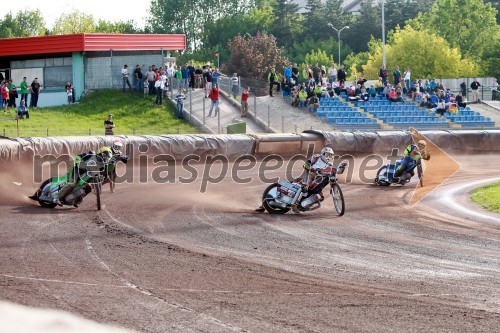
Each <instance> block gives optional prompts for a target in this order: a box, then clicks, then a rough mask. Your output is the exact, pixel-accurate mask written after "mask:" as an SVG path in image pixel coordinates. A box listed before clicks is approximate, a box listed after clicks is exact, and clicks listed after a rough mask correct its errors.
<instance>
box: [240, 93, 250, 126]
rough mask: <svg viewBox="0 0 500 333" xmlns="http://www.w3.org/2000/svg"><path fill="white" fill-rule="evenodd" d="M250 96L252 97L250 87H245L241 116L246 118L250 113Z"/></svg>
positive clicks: (242, 95)
mask: <svg viewBox="0 0 500 333" xmlns="http://www.w3.org/2000/svg"><path fill="white" fill-rule="evenodd" d="M248 97H250V87H248V88H246V89H243V93H242V94H241V118H246V116H247V113H248Z"/></svg>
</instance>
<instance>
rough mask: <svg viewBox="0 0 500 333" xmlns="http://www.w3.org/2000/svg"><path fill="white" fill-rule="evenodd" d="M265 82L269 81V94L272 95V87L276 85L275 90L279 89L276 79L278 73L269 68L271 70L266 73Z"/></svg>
mask: <svg viewBox="0 0 500 333" xmlns="http://www.w3.org/2000/svg"><path fill="white" fill-rule="evenodd" d="M267 82H269V96H271V97H273V88H274V86H276V87H277V89H276V91H277V92H279V91H280V84H279V80H278V75H277V74H276V70H275V69H274V68H271V71H270V72H269V74H268V75H267Z"/></svg>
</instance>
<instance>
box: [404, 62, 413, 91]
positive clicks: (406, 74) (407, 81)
mask: <svg viewBox="0 0 500 333" xmlns="http://www.w3.org/2000/svg"><path fill="white" fill-rule="evenodd" d="M403 79H404V80H405V86H406V89H410V82H411V71H410V67H406V70H405V72H404V74H403Z"/></svg>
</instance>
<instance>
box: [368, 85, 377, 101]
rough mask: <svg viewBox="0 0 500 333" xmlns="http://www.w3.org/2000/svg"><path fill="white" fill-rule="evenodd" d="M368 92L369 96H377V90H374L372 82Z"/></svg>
mask: <svg viewBox="0 0 500 333" xmlns="http://www.w3.org/2000/svg"><path fill="white" fill-rule="evenodd" d="M368 94H369V95H370V97H371V98H375V96H377V91H376V90H375V87H374V86H373V84H372V85H371V86H370V88H369V89H368Z"/></svg>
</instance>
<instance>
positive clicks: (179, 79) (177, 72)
mask: <svg viewBox="0 0 500 333" xmlns="http://www.w3.org/2000/svg"><path fill="white" fill-rule="evenodd" d="M181 83H182V71H181V69H180V68H178V67H177V66H176V67H175V87H173V88H172V89H180V88H182V87H181Z"/></svg>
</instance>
